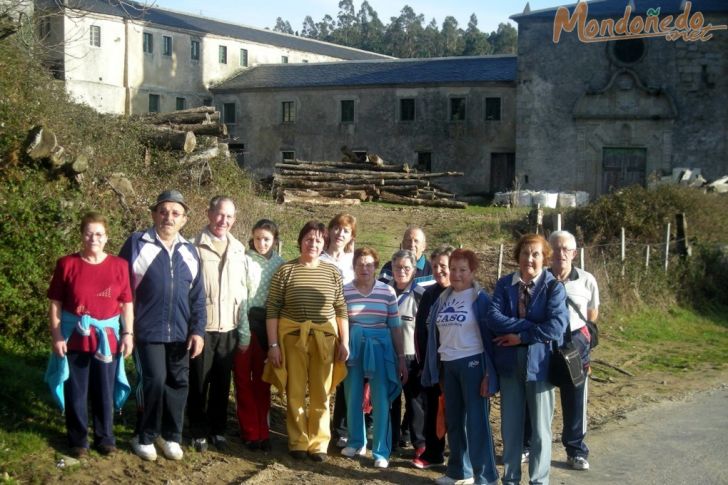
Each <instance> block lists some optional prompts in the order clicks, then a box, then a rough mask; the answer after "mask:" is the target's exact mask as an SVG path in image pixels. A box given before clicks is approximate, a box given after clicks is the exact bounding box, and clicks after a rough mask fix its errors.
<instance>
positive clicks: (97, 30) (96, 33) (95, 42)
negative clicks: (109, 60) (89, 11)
mask: <svg viewBox="0 0 728 485" xmlns="http://www.w3.org/2000/svg"><path fill="white" fill-rule="evenodd" d="M49 25H50V24H49ZM49 31H50V28H49ZM89 36H90V38H89V44H91V45H92V46H94V47H101V27H100V26H98V25H92V26H91V30H90V32H89Z"/></svg>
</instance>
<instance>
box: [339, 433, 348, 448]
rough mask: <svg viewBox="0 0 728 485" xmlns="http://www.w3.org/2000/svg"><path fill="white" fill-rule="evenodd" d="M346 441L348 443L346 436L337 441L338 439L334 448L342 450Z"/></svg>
mask: <svg viewBox="0 0 728 485" xmlns="http://www.w3.org/2000/svg"><path fill="white" fill-rule="evenodd" d="M348 441H349V440H348V439H347V437H346V436H342V437H341V438H339V439H338V441H337V442H336V447H337V448H344V447H346V443H348Z"/></svg>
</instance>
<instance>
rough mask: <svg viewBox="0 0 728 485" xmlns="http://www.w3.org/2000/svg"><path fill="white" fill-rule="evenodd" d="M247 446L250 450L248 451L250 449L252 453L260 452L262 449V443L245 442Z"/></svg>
mask: <svg viewBox="0 0 728 485" xmlns="http://www.w3.org/2000/svg"><path fill="white" fill-rule="evenodd" d="M245 446H246V447H247V448H248V449H249V450H250V451H255V450H259V449H260V441H255V440H249V441H246V442H245Z"/></svg>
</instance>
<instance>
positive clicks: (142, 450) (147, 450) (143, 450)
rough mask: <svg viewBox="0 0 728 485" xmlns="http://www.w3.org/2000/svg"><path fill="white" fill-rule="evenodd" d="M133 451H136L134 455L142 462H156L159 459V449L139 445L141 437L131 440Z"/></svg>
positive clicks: (151, 445) (150, 445) (152, 446)
mask: <svg viewBox="0 0 728 485" xmlns="http://www.w3.org/2000/svg"><path fill="white" fill-rule="evenodd" d="M131 449H132V450H134V454H135V455H136V456H138V457H139V458H141V459H142V460H147V461H154V460H156V459H157V449H156V448H155V447H154V445H153V444H149V445H142V444H139V436H134V437H133V438H132V439H131Z"/></svg>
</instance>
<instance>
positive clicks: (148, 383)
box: [120, 190, 207, 461]
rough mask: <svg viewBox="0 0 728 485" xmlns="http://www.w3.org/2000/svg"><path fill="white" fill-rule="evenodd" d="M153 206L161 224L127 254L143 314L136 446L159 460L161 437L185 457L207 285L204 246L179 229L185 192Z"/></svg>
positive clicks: (138, 337)
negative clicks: (186, 418) (194, 361)
mask: <svg viewBox="0 0 728 485" xmlns="http://www.w3.org/2000/svg"><path fill="white" fill-rule="evenodd" d="M150 210H151V211H152V220H153V221H154V226H153V227H150V228H149V229H147V230H146V231H143V232H135V233H134V234H132V235H131V237H129V239H127V241H126V242H125V243H124V247H123V248H122V249H121V254H120V255H121V257H123V258H124V259H126V260H127V261H128V262H129V274H130V278H131V287H132V290H133V292H134V313H135V315H136V318H135V321H134V333H135V339H134V340H135V347H136V348H135V363H136V367H137V372H138V374H139V387H138V389H137V403H138V406H139V413H138V416H137V429H136V435H135V436H134V438H133V439H132V448H133V449H134V453H136V454H137V455H138V456H139V457H141V458H142V459H144V460H150V461H154V460H156V459H157V450H156V448H155V447H154V442H155V441H157V444H158V445H159V446H160V447H161V449H162V452H163V453H164V456H166V457H167V458H168V459H170V460H181V459H182V456H183V452H182V448H181V447H180V443H181V441H182V425H183V421H184V412H185V402H186V401H187V393H188V388H189V370H190V358H193V359H194V358H195V357H197V356H198V355H199V354H200V352H202V348H203V346H204V340H203V335H204V333H205V324H206V322H207V316H206V312H205V290H204V286H203V281H202V273H201V271H200V260H199V257H198V254H197V251H196V250H195V248H194V246H192V244H190V243H189V242H187V241H186V240H185V239H184V238H183V237H182V236H181V235H180V233H179V231H180V230H181V229H182V227H183V226H184V225H185V223H186V222H187V212H188V211H189V207H188V206H187V204H186V203H185V201H184V198H183V197H182V194H180V193H179V192H178V191H176V190H168V191H165V192H162V193H161V194H159V197H157V202H156V203H155V204H154V205H152V206H151V207H150ZM157 438H160V439H159V440H158V439H157Z"/></svg>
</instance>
